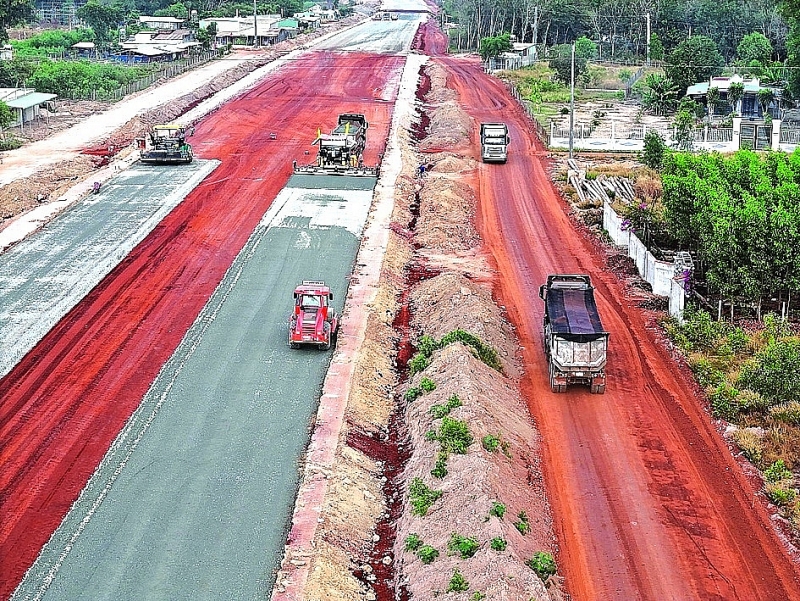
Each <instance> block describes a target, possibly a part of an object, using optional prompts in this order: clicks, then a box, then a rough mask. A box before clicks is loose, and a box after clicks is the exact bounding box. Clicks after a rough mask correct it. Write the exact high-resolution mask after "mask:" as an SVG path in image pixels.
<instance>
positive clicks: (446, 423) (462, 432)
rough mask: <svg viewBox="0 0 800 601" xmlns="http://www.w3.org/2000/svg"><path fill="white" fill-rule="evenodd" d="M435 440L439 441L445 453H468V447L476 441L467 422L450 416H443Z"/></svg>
mask: <svg viewBox="0 0 800 601" xmlns="http://www.w3.org/2000/svg"><path fill="white" fill-rule="evenodd" d="M434 440H438V441H439V444H440V445H441V449H442V452H443V453H457V454H458V455H466V454H467V449H468V448H469V447H470V445H472V443H473V442H474V439H473V438H472V434H470V431H469V426H467V422H464V421H461V420H457V419H453V418H452V417H449V416H445V417H443V418H442V424H441V425H440V426H439V430H438V432H436V433H435V438H434Z"/></svg>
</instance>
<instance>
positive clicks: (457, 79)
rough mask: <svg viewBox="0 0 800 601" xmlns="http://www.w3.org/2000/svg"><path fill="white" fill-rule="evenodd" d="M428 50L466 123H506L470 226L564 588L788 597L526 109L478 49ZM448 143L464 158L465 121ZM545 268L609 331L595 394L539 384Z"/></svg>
mask: <svg viewBox="0 0 800 601" xmlns="http://www.w3.org/2000/svg"><path fill="white" fill-rule="evenodd" d="M441 60H442V63H443V64H444V65H445V66H446V68H447V69H448V71H449V80H450V82H449V85H451V86H452V87H454V88H455V89H456V90H457V92H458V94H459V95H460V100H461V103H462V105H463V106H464V108H465V110H467V112H468V113H469V114H470V115H471V116H472V117H473V118H474V120H475V125H476V126H475V128H474V129H473V131H476V130H477V124H478V123H480V122H482V121H498V120H500V121H505V122H506V123H508V125H509V127H510V134H511V140H512V142H511V146H510V151H509V160H508V163H507V164H506V165H484V164H481V165H480V167H479V169H478V171H477V174H476V177H477V179H478V184H479V190H480V201H479V202H480V214H479V224H478V225H479V230H480V232H481V234H482V236H483V239H484V241H485V243H486V244H487V246H488V248H489V249H490V251H491V253H492V254H493V257H494V259H495V261H496V265H497V270H498V281H497V286H496V292H497V294H498V296H499V297H500V299H501V301H502V302H503V304H505V305H506V306H507V307H508V310H509V313H510V316H511V318H512V320H513V322H514V323H515V324H516V325H517V326H518V333H519V336H520V339H521V343H522V346H523V347H524V361H525V365H526V370H527V377H526V382H525V386H526V388H527V392H526V394H527V398H528V403H529V407H530V409H531V411H532V413H533V415H534V417H535V419H536V420H537V422H538V425H539V428H540V431H541V433H542V439H543V442H544V446H545V461H544V464H545V466H546V482H547V486H548V490H549V491H550V497H551V502H552V506H553V510H554V519H555V521H556V530H557V534H558V538H559V542H560V553H559V567H560V571H561V572H562V573H563V575H565V576H566V586H567V589H568V590H569V592H570V593H571V594H572V595H573V598H574V599H576V600H577V601H595V600H599V599H603V600H610V599H619V600H620V601H632V600H635V599H648V600H653V601H664V600H667V599H674V600H681V601H683V600H686V599H720V600H721V599H725V600H731V599H740V600H742V601H751V600H753V599H759V600H762V601H763V600H770V599H773V600H775V601H778V600H781V601H786V600H788V599H800V577H798V568H797V565H795V564H793V563H792V560H791V559H790V558H789V557H788V555H787V552H786V550H785V547H784V545H783V543H782V542H781V541H780V540H779V539H778V536H777V535H776V533H775V531H774V530H773V529H772V527H771V525H770V520H769V516H768V515H767V513H766V511H765V509H764V508H763V506H762V505H761V504H760V502H759V501H758V500H757V499H755V498H754V492H755V491H754V489H753V488H752V487H751V486H750V485H749V484H748V482H747V480H746V479H745V477H744V476H743V474H742V472H741V470H740V468H739V467H738V466H737V464H736V462H735V461H734V459H733V458H732V457H731V454H730V452H729V450H728V449H727V448H726V446H725V444H724V442H722V440H721V437H720V435H719V434H718V433H717V432H715V430H714V428H713V426H712V424H711V423H710V420H709V417H708V415H707V414H706V413H705V412H704V411H703V410H702V408H701V405H700V402H699V400H698V398H697V396H696V394H695V393H694V392H693V388H692V386H691V384H690V383H689V381H688V379H687V378H686V377H685V376H684V375H683V374H682V373H681V372H680V371H679V370H678V369H677V368H676V366H675V365H674V362H673V361H672V360H671V359H670V358H669V356H668V355H667V353H666V352H665V351H664V350H663V348H662V347H661V346H660V345H659V344H657V343H656V342H655V341H654V337H653V334H652V331H651V330H652V328H648V324H647V323H646V322H645V320H644V318H643V317H642V314H641V310H639V309H637V308H636V307H633V306H631V305H630V304H626V302H625V300H624V299H623V295H622V291H621V286H620V285H619V283H618V282H617V280H616V279H615V277H614V276H613V275H612V274H610V273H609V272H608V270H607V269H606V268H605V266H604V265H603V262H602V260H600V259H599V258H598V255H597V253H595V252H593V249H592V246H591V245H590V243H589V242H588V241H587V240H586V239H585V238H583V237H582V235H581V234H580V233H579V232H578V231H577V230H576V228H575V227H574V226H573V225H572V224H571V222H570V220H569V218H568V217H567V215H566V212H565V204H564V202H563V201H562V200H561V199H560V198H559V196H558V195H557V193H556V192H555V190H554V187H553V185H552V183H551V182H550V180H549V177H548V175H547V171H546V167H547V164H546V159H545V158H544V152H543V150H544V149H543V147H542V145H541V144H540V143H539V142H538V141H534V138H533V134H532V133H531V128H530V126H529V125H528V121H527V117H526V115H525V113H524V112H523V111H522V110H521V109H520V108H519V107H518V106H517V105H516V104H515V102H514V101H513V99H511V98H510V96H509V94H508V93H507V91H506V89H505V88H504V86H503V85H502V83H500V82H499V81H498V80H496V79H492V78H489V77H488V76H486V75H484V74H483V72H482V70H481V67H480V64H479V63H478V62H475V61H469V60H466V61H465V60H461V59H456V58H445V59H441ZM461 150H462V151H463V152H465V153H466V154H469V155H471V156H472V157H473V158H476V159H478V160H479V156H478V152H479V149H478V143H477V141H476V139H475V135H474V134H473V139H472V144H471V146H470V147H469V148H464V149H461ZM558 272H561V273H588V274H591V276H592V279H593V281H594V282H595V284H596V286H597V292H598V305H599V310H600V314H601V317H602V318H603V324H604V325H605V327H606V329H607V330H609V331H610V332H611V341H610V345H611V346H610V353H609V373H608V389H607V391H606V393H605V394H604V395H591V394H589V392H588V389H583V388H581V387H570V389H569V390H568V392H567V393H566V394H553V393H551V392H550V389H549V383H548V374H547V365H546V361H545V358H544V354H543V352H542V336H541V319H542V312H543V303H542V302H541V301H540V300H539V298H538V294H537V293H538V287H539V285H540V284H541V283H543V282H544V281H545V280H546V277H547V274H549V273H558Z"/></svg>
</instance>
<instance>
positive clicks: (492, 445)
mask: <svg viewBox="0 0 800 601" xmlns="http://www.w3.org/2000/svg"><path fill="white" fill-rule="evenodd" d="M481 445H483V448H484V449H486V450H487V451H489V452H490V453H494V452H495V451H496V450H497V447H499V446H500V437H499V436H492V435H491V434H487V435H486V436H484V437H483V438H482V439H481Z"/></svg>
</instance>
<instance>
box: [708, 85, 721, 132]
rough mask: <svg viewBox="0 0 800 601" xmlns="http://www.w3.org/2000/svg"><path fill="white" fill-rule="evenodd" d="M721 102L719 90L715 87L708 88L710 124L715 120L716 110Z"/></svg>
mask: <svg viewBox="0 0 800 601" xmlns="http://www.w3.org/2000/svg"><path fill="white" fill-rule="evenodd" d="M718 102H719V88H717V87H713V88H708V92H706V105H707V106H708V122H709V124H710V123H711V121H713V119H714V109H715V108H716V106H717V103H718Z"/></svg>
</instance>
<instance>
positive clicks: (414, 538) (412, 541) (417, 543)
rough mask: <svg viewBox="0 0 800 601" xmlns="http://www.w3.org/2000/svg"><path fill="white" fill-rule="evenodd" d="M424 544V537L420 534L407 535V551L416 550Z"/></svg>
mask: <svg viewBox="0 0 800 601" xmlns="http://www.w3.org/2000/svg"><path fill="white" fill-rule="evenodd" d="M421 546H422V539H421V538H420V537H419V534H409V535H408V536H407V537H406V551H416V550H417V549H419V548H420V547H421Z"/></svg>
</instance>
